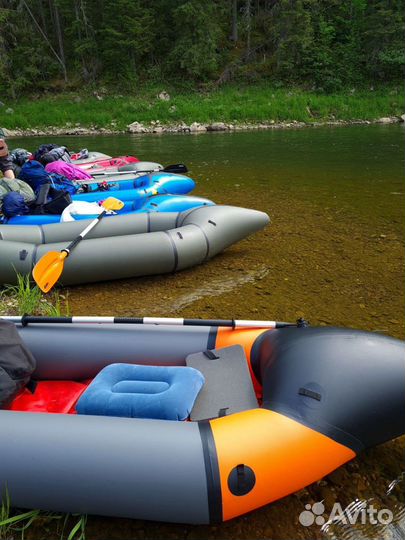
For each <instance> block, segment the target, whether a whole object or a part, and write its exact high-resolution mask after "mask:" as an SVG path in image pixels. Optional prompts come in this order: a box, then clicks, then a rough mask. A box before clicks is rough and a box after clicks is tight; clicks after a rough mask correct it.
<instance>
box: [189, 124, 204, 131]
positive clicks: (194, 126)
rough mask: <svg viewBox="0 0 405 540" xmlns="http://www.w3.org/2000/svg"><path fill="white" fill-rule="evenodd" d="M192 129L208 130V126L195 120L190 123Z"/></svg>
mask: <svg viewBox="0 0 405 540" xmlns="http://www.w3.org/2000/svg"><path fill="white" fill-rule="evenodd" d="M190 131H191V132H193V133H195V132H197V131H207V126H206V125H205V124H199V123H198V122H193V123H192V124H191V125H190Z"/></svg>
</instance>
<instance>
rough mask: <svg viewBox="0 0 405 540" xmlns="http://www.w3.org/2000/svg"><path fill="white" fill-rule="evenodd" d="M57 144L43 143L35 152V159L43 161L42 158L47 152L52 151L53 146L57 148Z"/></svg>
mask: <svg viewBox="0 0 405 540" xmlns="http://www.w3.org/2000/svg"><path fill="white" fill-rule="evenodd" d="M57 147H58V145H57V144H41V146H40V147H39V148H38V150H37V151H36V152H34V159H35V161H41V158H42V156H43V155H44V154H46V153H47V152H50V151H51V150H52V149H53V148H57Z"/></svg>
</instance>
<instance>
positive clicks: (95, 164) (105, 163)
mask: <svg viewBox="0 0 405 540" xmlns="http://www.w3.org/2000/svg"><path fill="white" fill-rule="evenodd" d="M138 162H139V159H138V158H137V157H135V156H118V157H113V158H104V159H103V158H101V159H97V160H93V161H90V162H85V163H84V162H83V161H82V160H77V159H76V160H74V161H73V163H74V164H75V165H77V166H78V167H80V168H81V169H84V170H88V169H92V168H96V169H110V168H115V169H116V168H118V167H124V166H125V165H129V164H131V163H138Z"/></svg>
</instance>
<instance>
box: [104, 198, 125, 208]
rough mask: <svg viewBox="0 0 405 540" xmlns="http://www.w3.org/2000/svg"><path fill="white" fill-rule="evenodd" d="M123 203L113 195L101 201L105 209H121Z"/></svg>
mask: <svg viewBox="0 0 405 540" xmlns="http://www.w3.org/2000/svg"><path fill="white" fill-rule="evenodd" d="M124 204H125V203H123V202H122V201H120V200H119V199H116V198H115V197H108V199H106V200H105V201H103V202H102V203H101V205H102V206H103V207H104V208H105V209H106V210H121V208H123V207H124Z"/></svg>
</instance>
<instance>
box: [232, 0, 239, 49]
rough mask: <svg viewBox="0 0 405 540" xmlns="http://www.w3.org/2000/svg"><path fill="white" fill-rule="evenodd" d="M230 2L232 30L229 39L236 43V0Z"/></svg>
mask: <svg viewBox="0 0 405 540" xmlns="http://www.w3.org/2000/svg"><path fill="white" fill-rule="evenodd" d="M231 2H232V32H231V40H232V41H233V42H234V43H236V42H237V41H238V0H231Z"/></svg>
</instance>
